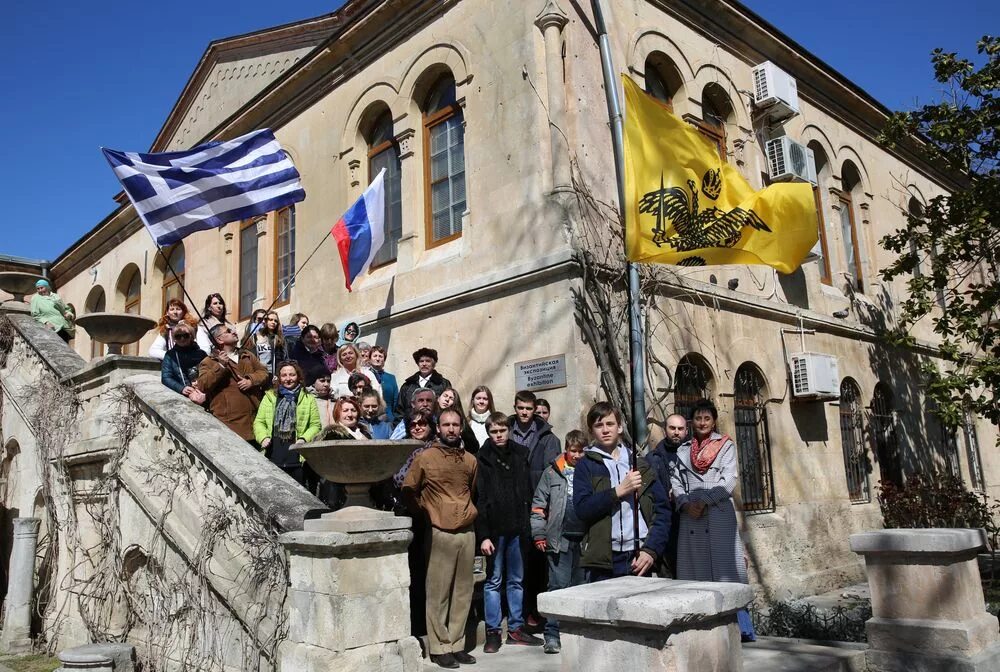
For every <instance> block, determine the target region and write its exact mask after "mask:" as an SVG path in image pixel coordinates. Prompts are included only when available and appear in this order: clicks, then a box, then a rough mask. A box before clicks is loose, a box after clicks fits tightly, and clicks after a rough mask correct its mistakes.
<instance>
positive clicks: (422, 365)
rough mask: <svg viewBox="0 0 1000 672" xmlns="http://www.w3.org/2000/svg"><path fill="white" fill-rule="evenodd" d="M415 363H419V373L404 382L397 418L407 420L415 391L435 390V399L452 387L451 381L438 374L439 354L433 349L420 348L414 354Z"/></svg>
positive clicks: (400, 390)
mask: <svg viewBox="0 0 1000 672" xmlns="http://www.w3.org/2000/svg"><path fill="white" fill-rule="evenodd" d="M413 361H414V362H416V363H417V372H416V373H414V374H413V375H412V376H410V377H409V378H407V379H406V380H404V381H403V386H402V387H401V388H399V402H398V403H397V404H396V413H395V417H397V418H405V417H406V416H407V415H409V413H410V399H411V397H412V396H413V392H414V390H416V389H418V388H421V389H425V390H433V391H434V398H435V399H437V398H438V396H439V395H440V394H441V393H442V392H443V391H444V390H445V388H447V387H451V381H450V380H448V379H447V378H445V377H444V376H442V375H441V374H440V373H438V371H437V369H436V368H435V367H436V366H437V361H438V353H437V350H434V349H433V348H420V349H419V350H417V351H416V352H414V353H413Z"/></svg>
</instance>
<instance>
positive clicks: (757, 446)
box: [733, 364, 775, 513]
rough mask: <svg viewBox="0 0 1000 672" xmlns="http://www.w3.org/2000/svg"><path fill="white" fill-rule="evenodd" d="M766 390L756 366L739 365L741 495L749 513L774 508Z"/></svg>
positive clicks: (737, 415)
mask: <svg viewBox="0 0 1000 672" xmlns="http://www.w3.org/2000/svg"><path fill="white" fill-rule="evenodd" d="M764 390H765V384H764V377H763V376H762V375H761V373H760V371H759V370H758V369H757V367H756V366H754V365H752V364H743V365H742V366H740V368H739V369H737V371H736V385H735V389H734V400H733V414H734V416H735V420H736V437H735V438H736V450H737V453H738V456H739V465H740V466H739V473H740V495H741V498H742V500H743V510H744V511H745V512H746V513H768V512H771V511H774V508H775V502H774V474H773V472H772V468H771V435H770V432H769V430H768V424H767V410H766V409H765V407H764V404H765V401H766V399H765V395H764Z"/></svg>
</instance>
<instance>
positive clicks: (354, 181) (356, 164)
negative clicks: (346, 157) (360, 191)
mask: <svg viewBox="0 0 1000 672" xmlns="http://www.w3.org/2000/svg"><path fill="white" fill-rule="evenodd" d="M347 168H348V170H350V172H351V186H352V187H356V186H358V185H359V184H361V178H360V177H359V176H360V174H361V160H360V159H351V160H350V161H348V162H347Z"/></svg>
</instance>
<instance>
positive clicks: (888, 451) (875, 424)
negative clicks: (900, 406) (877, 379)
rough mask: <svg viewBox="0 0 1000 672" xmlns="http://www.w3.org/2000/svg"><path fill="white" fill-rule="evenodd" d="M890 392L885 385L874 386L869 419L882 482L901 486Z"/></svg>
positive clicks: (900, 458)
mask: <svg viewBox="0 0 1000 672" xmlns="http://www.w3.org/2000/svg"><path fill="white" fill-rule="evenodd" d="M892 397H893V395H892V390H891V389H890V388H889V386H888V385H886V384H885V383H878V384H876V385H875V392H874V393H873V394H872V405H871V406H870V407H869V409H868V412H869V418H870V425H871V433H872V439H873V441H874V443H875V456H876V457H877V458H878V463H879V469H880V470H881V472H882V480H883V481H887V482H889V483H893V484H894V485H902V484H903V462H902V456H901V455H900V450H899V440H898V437H897V436H896V414H895V410H894V408H893V398H892Z"/></svg>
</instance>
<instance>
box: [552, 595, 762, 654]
mask: <svg viewBox="0 0 1000 672" xmlns="http://www.w3.org/2000/svg"><path fill="white" fill-rule="evenodd" d="M752 600H753V591H752V590H751V588H750V586H747V585H744V584H742V583H708V582H700V581H674V580H671V579H646V578H641V577H638V576H625V577H621V578H617V579H611V580H608V581H601V582H599V583H592V584H589V585H584V586H575V587H573V588H567V589H565V590H557V591H554V592H551V593H542V594H541V595H539V596H538V609H539V611H541V612H542V615H543V616H545V617H546V618H556V619H558V620H559V629H560V631H561V638H562V661H561V669H563V670H662V671H663V672H742V670H743V656H742V650H741V648H740V629H739V625H737V623H736V612H737V611H738V610H739V609H742V608H744V607H745V606H746V605H747V604H749V603H750V602H751V601H752Z"/></svg>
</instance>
